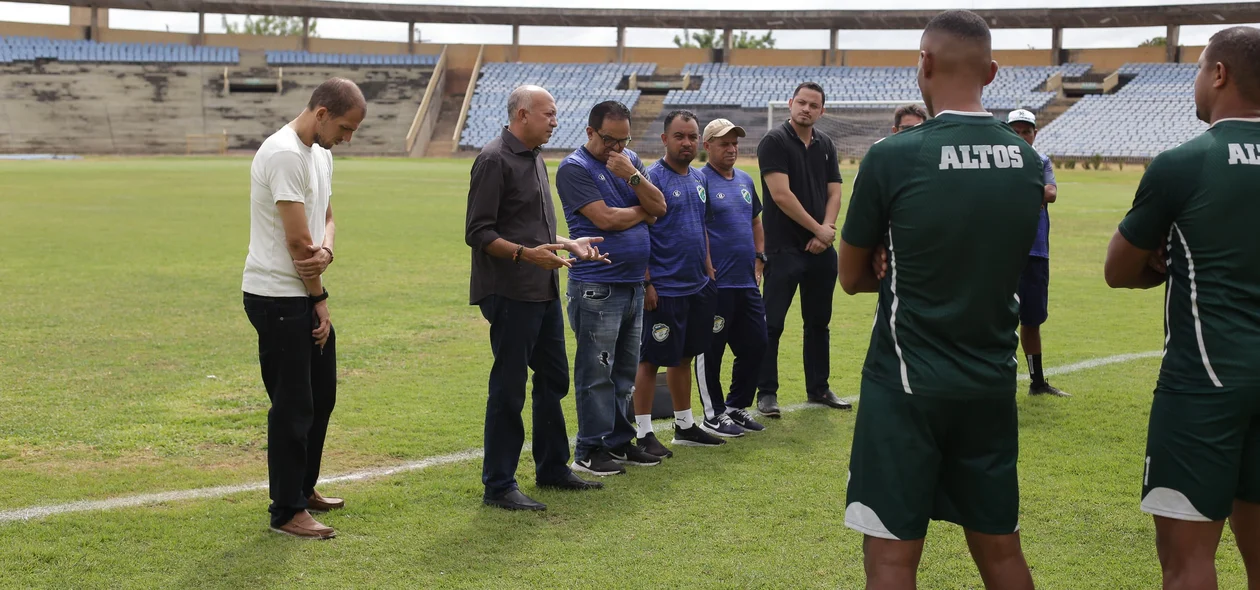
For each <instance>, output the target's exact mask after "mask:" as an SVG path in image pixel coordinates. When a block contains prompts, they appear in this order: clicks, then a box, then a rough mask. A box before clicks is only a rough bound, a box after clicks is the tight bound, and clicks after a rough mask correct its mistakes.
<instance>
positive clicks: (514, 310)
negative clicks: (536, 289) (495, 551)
mask: <svg viewBox="0 0 1260 590" xmlns="http://www.w3.org/2000/svg"><path fill="white" fill-rule="evenodd" d="M480 307H481V315H482V316H484V317H485V318H486V319H487V320H488V321H489V322H490V350H491V351H493V353H494V365H493V366H492V367H491V369H490V396H489V398H488V399H487V400H486V430H485V449H486V454H485V459H484V460H483V461H482V464H481V482H482V483H483V484H485V486H486V490H485V497H486V498H493V497H496V496H498V495H500V494H503V493H504V492H508V491H511V490H513V489H515V488H516V487H517V485H516V466H517V464H518V463H519V462H520V459H521V447H522V446H523V445H524V444H525V423H524V422H523V421H522V420H521V411H522V410H524V408H525V384H526V382H527V381H528V378H529V370H530V369H532V370H533V371H534V378H533V380H534V391H533V398H534V408H533V418H534V469H535V471H534V473H535V477H536V479H537V481H539V482H559V481H561V480H563V479H564V478H566V477H567V476H568V475H569V466H568V463H569V435H568V433H567V432H566V431H565V427H564V410H563V409H562V408H561V407H560V400H562V399H564V396H566V395H568V393H569V357H568V355H567V354H566V353H565V350H564V312H563V311H562V309H561V307H560V301H559V300H558V299H557V300H552V301H546V302H527V301H516V300H514V299H508V298H506V297H501V296H498V295H491V296H489V297H486V298H485V299H483V300H482V301H481V302H480Z"/></svg>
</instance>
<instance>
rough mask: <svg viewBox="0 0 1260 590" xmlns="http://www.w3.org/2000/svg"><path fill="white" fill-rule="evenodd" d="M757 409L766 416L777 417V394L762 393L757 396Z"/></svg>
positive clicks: (778, 413) (778, 412)
mask: <svg viewBox="0 0 1260 590" xmlns="http://www.w3.org/2000/svg"><path fill="white" fill-rule="evenodd" d="M757 411H758V412H760V413H761V415H762V416H765V417H767V418H779V417H780V416H781V415H782V414H780V411H779V394H777V393H763V394H761V395H759V396H758V397H757Z"/></svg>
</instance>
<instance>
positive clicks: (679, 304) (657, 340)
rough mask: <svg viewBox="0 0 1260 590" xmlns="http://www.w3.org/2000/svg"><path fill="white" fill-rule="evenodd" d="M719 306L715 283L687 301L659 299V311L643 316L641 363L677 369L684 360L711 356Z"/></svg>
mask: <svg viewBox="0 0 1260 590" xmlns="http://www.w3.org/2000/svg"><path fill="white" fill-rule="evenodd" d="M716 302H717V287H715V286H714V285H713V282H712V281H709V284H707V285H705V286H704V288H703V289H701V290H700V291H699V292H697V293H693V294H691V295H687V296H685V297H657V298H656V309H654V310H652V311H644V312H643V339H642V343H641V344H640V345H639V362H641V363H650V364H653V365H656V366H658V367H677V366H679V365H681V364H682V361H683V359H689V358H691V357H694V356H697V355H700V354H704V353H705V352H708V350H709V343H710V341H712V339H713V315H714V306H715V305H716Z"/></svg>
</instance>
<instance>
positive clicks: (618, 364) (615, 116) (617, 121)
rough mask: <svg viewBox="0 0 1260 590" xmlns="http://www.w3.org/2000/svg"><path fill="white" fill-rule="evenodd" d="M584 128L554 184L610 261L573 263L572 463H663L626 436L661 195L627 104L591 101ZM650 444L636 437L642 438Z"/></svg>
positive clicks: (603, 470)
mask: <svg viewBox="0 0 1260 590" xmlns="http://www.w3.org/2000/svg"><path fill="white" fill-rule="evenodd" d="M586 136H587V142H586V145H584V146H582V147H580V148H578V150H577V151H575V152H573V153H572V154H570V155H569V156H568V157H566V158H565V159H564V161H563V162H561V163H560V168H559V170H558V171H557V172H556V189H557V191H558V192H559V193H560V202H561V204H562V205H563V206H564V217H565V221H566V222H567V223H568V225H569V232H570V233H574V235H582V236H592V237H594V236H598V237H602V238H604V241H603V242H602V243H601V244H600V246H602V247H603V248H604V252H606V253H608V255H609V257H610V259H611V260H612V264H602V263H601V264H597V263H586V262H577V263H575V264H574V265H573V267H572V268H571V269H570V270H569V286H568V294H567V296H566V299H567V300H568V303H569V326H570V327H571V328H572V329H573V335H574V337H575V339H576V340H577V353H576V354H575V355H574V357H573V389H574V390H575V392H576V395H575V397H576V401H577V418H578V436H577V448H576V449H575V450H574V453H573V455H574V457H573V466H572V469H573V470H574V471H581V472H584V473H590V474H593V475H613V474H616V473H625V468H624V467H622V466H621V465H643V466H647V465H657V464H660V462H661V460H660V458H659V457H656V456H653V455H649V454H647V453H644V452H642V451H641V450H640V449H639V447H638V446H636V445H632V444H630V441H631V439H633V438H634V435H635V432H634V426H633V425H631V423H630V418H629V415H630V396H631V391H633V389H634V379H635V372H636V371H637V369H638V365H639V338H640V331H641V330H642V327H641V324H642V322H643V276H644V274H645V273H646V272H647V265H648V251H649V248H650V241H649V237H648V224H649V223H652V222H654V221H655V220H656V217H657V216H659V215H663V214H664V213H665V199H664V197H663V196H662V195H661V191H660V190H659V189H657V188H656V187H655V186H654V185H653V184H652V183H651V182H649V181H648V180H647V179H646V176H647V175H646V174H644V173H643V164H642V162H640V161H639V157H638V156H636V155H635V153H634V152H633V151H631V150H629V149H628V148H627V144H629V143H630V109H628V108H626V106H625V105H623V104H621V103H619V102H616V101H606V102H601V103H599V104H597V105H595V107H594V108H592V109H591V113H590V117H589V118H588V120H587V127H586ZM654 442H655V440H654V439H653V440H648V441H645V440H644V437H643V436H640V437H639V444H640V445H644V444H646V443H654ZM656 446H658V447H659V446H660V443H656ZM662 448H663V447H662Z"/></svg>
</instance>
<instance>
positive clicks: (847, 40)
mask: <svg viewBox="0 0 1260 590" xmlns="http://www.w3.org/2000/svg"><path fill="white" fill-rule="evenodd" d="M351 1H354V0H351ZM381 1H390V0H381ZM1219 1H1220V0H1058V1H1050V0H1005V1H999V0H962V1H945V2H942V1H940V0H936V1H923V0H882V1H881V2H880V8H883V9H889V10H892V9H945V8H969V9H975V8H1046V7H1053V8H1067V7H1074V6H1150V5H1157V4H1210V3H1216V2H1219ZM394 2H395V3H399V4H447V5H461V6H504V5H515V6H545V7H584V8H590V7H600V8H645V9H661V10H667V9H677V8H679V2H678V1H677V0H639V1H637V2H617V1H611V2H608V1H606V2H600V3H592V2H591V1H590V0H418V1H414V2H407V1H399V0H394ZM1231 3H1232V2H1231ZM765 5H766V4H765V0H723V1H721V2H715V1H711V0H693V1H692V2H691V3H689V4H687V5H686V8H690V9H698V10H705V9H707V10H719V9H720V10H761V9H764V8H765ZM869 8H870V2H869V0H778V1H777V2H776V3H775V9H776V10H811V9H814V10H823V9H826V10H868V9H869ZM69 14H70V12H69V8H67V7H64V6H48V5H42V4H21V3H14V2H3V1H0V20H5V21H17V22H30V23H46V24H62V25H64V24H67V23H68V22H69ZM229 18H230V19H232V20H237V19H241V18H242V17H229ZM109 26H110V27H111V28H116V29H141V30H151V31H170V32H173V33H196V32H197V15H196V14H192V13H177V12H152V11H137V10H111V11H110V14H109ZM418 28H419V29H420V38H421V39H422V40H424V41H427V42H433V43H478V44H479V43H486V44H510V43H511V42H512V29H511V27H509V26H498V25H439V24H430V25H425V24H420V25H418ZM1221 28H1223V27H1220V26H1193V27H1182V29H1181V43H1182V45H1204V44H1206V43H1207V39H1208V37H1210V36H1211V35H1212V33H1214V32H1216V31H1217V30H1220V29H1221ZM206 32H207V33H221V32H223V26H222V24H221V16H220V15H209V14H207V15H206ZM318 32H319V36H320V37H326V38H333V39H366V40H378V41H398V42H406V40H407V25H406V24H404V23H383V22H373V21H352V20H335V19H320V21H319V29H318ZM750 32H753V33H758V34H759V33H762V32H764V31H750ZM1164 32H1165V31H1164V29H1163V28H1162V27H1144V28H1123V29H1068V30H1065V31H1064V33H1063V45H1064V47H1066V48H1070V49H1077V48H1090V47H1133V46H1136V45H1138V44H1139V43H1141V42H1142V41H1144V40H1146V39H1149V38H1151V37H1156V36H1162V35H1164ZM679 33H681V31H679V30H677V29H627V30H626V44H627V45H629V46H632V47H673V46H674V44H673V39H674V36H675V35H677V34H679ZM774 36H775V39H776V41H777V43H776V46H777V47H779V48H781V49H826V48H827V47H828V43H829V38H828V32H827V31H775V33H774ZM918 41H919V32H918V31H841V32H840V48H841V49H913V48H917V47H918ZM993 42H994V47H995V48H997V49H1029V48H1032V49H1048V48H1050V30H1049V29H1008V30H1001V29H999V30H996V31H994V32H993ZM521 43H522V44H524V45H580V46H613V45H615V44H616V30H615V29H614V28H612V27H607V28H574V27H521Z"/></svg>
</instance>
